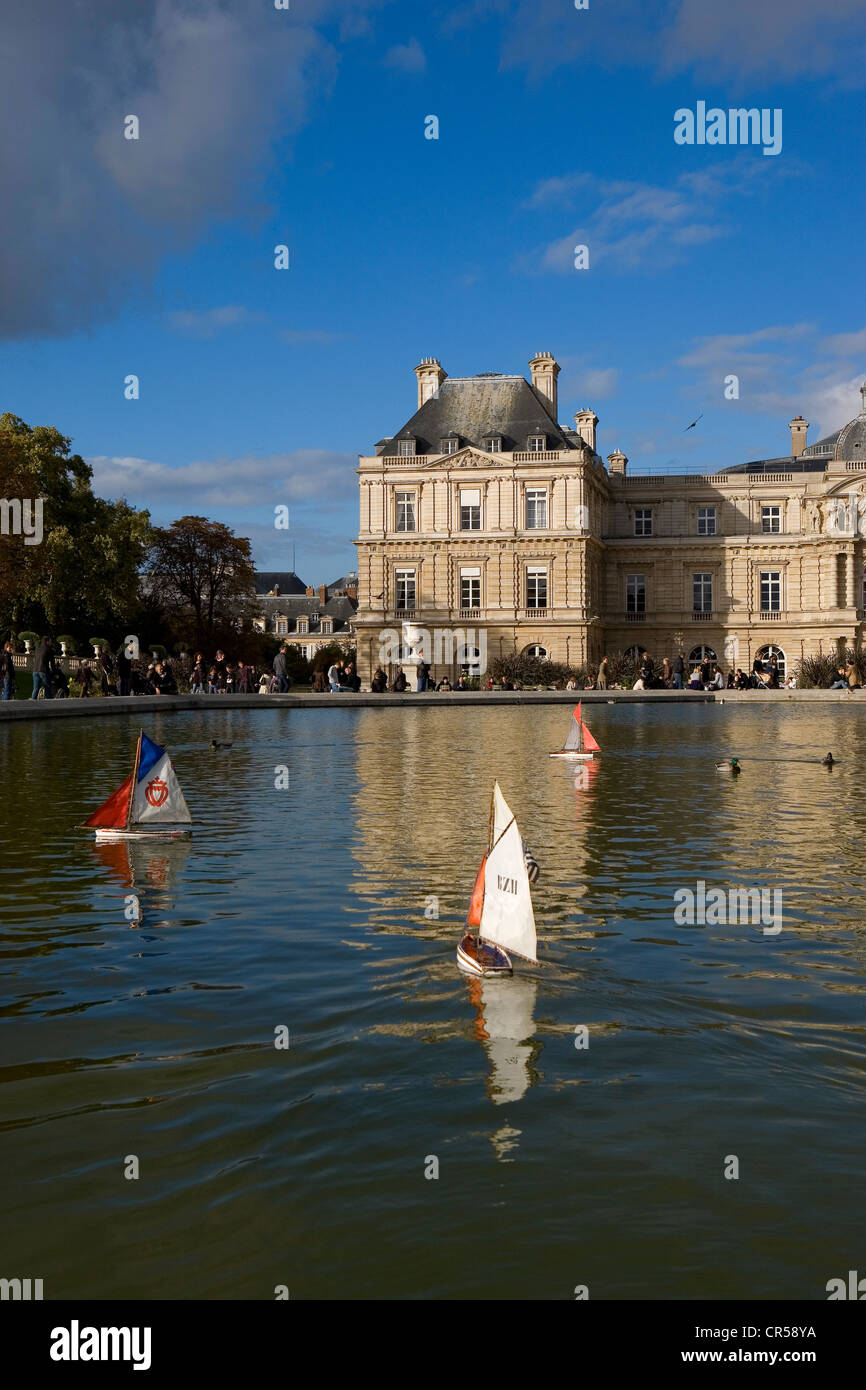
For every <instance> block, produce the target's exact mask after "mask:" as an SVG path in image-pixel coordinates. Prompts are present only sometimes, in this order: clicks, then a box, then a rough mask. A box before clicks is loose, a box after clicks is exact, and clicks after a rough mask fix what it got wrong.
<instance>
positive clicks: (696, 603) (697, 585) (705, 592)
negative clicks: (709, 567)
mask: <svg viewBox="0 0 866 1390" xmlns="http://www.w3.org/2000/svg"><path fill="white" fill-rule="evenodd" d="M692 609H693V611H694V612H695V613H711V612H712V611H713V576H712V575H711V574H706V573H702V574H693V575H692Z"/></svg>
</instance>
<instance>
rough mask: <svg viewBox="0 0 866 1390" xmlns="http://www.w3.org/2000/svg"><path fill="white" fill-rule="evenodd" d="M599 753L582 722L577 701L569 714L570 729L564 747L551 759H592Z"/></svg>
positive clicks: (596, 745)
mask: <svg viewBox="0 0 866 1390" xmlns="http://www.w3.org/2000/svg"><path fill="white" fill-rule="evenodd" d="M600 752H601V749H600V748H599V746H598V744H597V743H596V741H595V739H594V738H593V736H592V734H591V733H590V732H589V729H588V728H587V727H586V725H585V724H584V722H583V717H582V715H581V712H580V701H578V703H577V704H576V705H575V707H574V709H573V710H572V712H571V728H570V729H569V731H568V738H567V739H566V740H565V747H564V748H558V749H557V750H556V752H555V753H551V755H550V756H551V758H593V757H595V755H596V753H600Z"/></svg>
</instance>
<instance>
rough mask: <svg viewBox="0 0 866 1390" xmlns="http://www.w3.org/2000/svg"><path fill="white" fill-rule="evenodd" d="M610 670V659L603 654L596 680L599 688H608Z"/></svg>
mask: <svg viewBox="0 0 866 1390" xmlns="http://www.w3.org/2000/svg"><path fill="white" fill-rule="evenodd" d="M609 672H610V662H609V661H608V659H607V657H606V656H603V657H602V658H601V665H600V666H599V668H598V678H597V680H596V682H595V683H596V686H597V687H598V689H599V690H607V680H608V674H609Z"/></svg>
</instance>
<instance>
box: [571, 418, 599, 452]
mask: <svg viewBox="0 0 866 1390" xmlns="http://www.w3.org/2000/svg"><path fill="white" fill-rule="evenodd" d="M597 424H598V416H597V415H596V413H595V411H594V410H586V409H584V410H579V411H578V412H577V414H576V415H575V417H574V426H575V429H576V430H577V432H578V434H579V435H580V437H581V439H582V440H583V442H584V443H585V444H588V445H589V447H590V449H592V452H593V453H595V427H596V425H597Z"/></svg>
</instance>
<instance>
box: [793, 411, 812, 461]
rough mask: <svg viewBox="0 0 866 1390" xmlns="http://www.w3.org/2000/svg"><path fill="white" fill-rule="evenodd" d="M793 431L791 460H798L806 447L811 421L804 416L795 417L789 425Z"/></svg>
mask: <svg viewBox="0 0 866 1390" xmlns="http://www.w3.org/2000/svg"><path fill="white" fill-rule="evenodd" d="M789 428H790V431H791V458H794V459H798V458H799V457H800V455H801V454H802V452H803V450H804V449H805V447H806V431H807V429H808V428H809V421H808V420H804V419H803V417H802V415H795V416H794V418H793V420H792V421H791V422H790V425H789Z"/></svg>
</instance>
